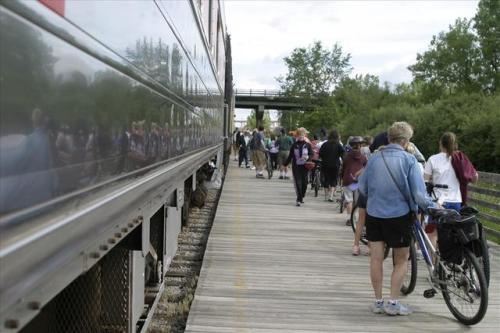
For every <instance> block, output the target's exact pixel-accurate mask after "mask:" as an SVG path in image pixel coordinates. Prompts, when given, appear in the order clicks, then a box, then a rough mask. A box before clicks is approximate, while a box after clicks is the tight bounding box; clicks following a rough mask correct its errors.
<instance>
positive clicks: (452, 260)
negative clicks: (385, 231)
mask: <svg viewBox="0 0 500 333" xmlns="http://www.w3.org/2000/svg"><path fill="white" fill-rule="evenodd" d="M429 216H430V217H432V221H433V223H436V224H437V225H438V231H439V230H443V234H444V231H446V232H447V235H448V236H449V238H448V240H449V241H450V242H452V243H453V244H454V245H455V246H454V250H453V251H452V252H451V254H448V255H447V256H444V255H443V254H442V253H440V250H436V249H435V248H434V246H433V245H432V243H431V242H430V240H429V238H428V236H427V234H426V233H425V231H424V228H423V226H422V224H421V222H420V221H419V220H418V219H416V218H415V219H414V220H413V223H412V226H411V229H412V235H413V239H414V240H416V241H417V242H418V245H419V247H420V249H421V251H422V256H423V258H424V261H425V263H426V266H427V270H428V272H429V283H430V285H431V288H430V289H427V290H425V291H424V297H425V298H432V297H434V296H435V295H436V294H437V293H438V292H439V291H440V292H441V294H442V295H443V298H444V301H445V303H446V306H447V307H448V309H449V310H450V312H451V313H452V314H453V316H454V317H455V318H457V320H458V321H460V322H461V323H463V324H465V325H474V324H477V323H478V322H480V321H481V320H482V319H483V317H484V315H485V314H486V310H487V308H488V286H487V284H486V278H485V276H484V272H483V270H482V268H481V267H480V266H479V262H478V260H477V258H476V256H475V255H474V253H473V252H472V251H471V250H470V249H469V248H468V247H467V244H468V243H470V242H471V241H473V240H475V239H478V237H479V235H478V231H477V230H478V228H477V221H476V219H475V218H474V216H461V215H460V214H459V213H458V212H457V211H455V210H452V209H435V208H430V209H429ZM440 236H441V234H440ZM440 238H441V237H440ZM414 240H413V241H412V243H414ZM441 242H442V243H443V244H444V243H445V239H444V238H441ZM439 247H440V248H441V245H440V246H439ZM410 248H411V246H410ZM413 248H414V246H413ZM410 256H411V255H410ZM415 268H416V261H415ZM416 275H417V270H416V269H415V270H414V271H412V272H411V276H412V278H413V279H415V280H416ZM454 297H458V300H455V299H454ZM457 301H462V302H464V304H465V303H466V304H465V305H467V308H472V307H473V306H474V305H479V306H478V308H477V310H475V311H474V312H472V313H471V314H470V315H469V314H467V313H465V312H466V310H467V309H465V310H464V306H465V305H462V307H460V305H459V304H456V302H457ZM459 307H460V308H459Z"/></svg>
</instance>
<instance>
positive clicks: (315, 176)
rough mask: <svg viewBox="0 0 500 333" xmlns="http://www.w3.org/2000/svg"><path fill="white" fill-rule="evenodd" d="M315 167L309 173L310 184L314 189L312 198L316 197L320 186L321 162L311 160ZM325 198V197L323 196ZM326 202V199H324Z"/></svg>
mask: <svg viewBox="0 0 500 333" xmlns="http://www.w3.org/2000/svg"><path fill="white" fill-rule="evenodd" d="M313 162H314V164H315V167H314V169H313V170H312V171H311V173H312V184H313V188H314V196H315V197H317V196H318V192H319V188H320V186H321V160H313ZM325 198H326V195H325ZM325 200H326V199H325Z"/></svg>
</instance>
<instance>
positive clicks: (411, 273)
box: [393, 237, 418, 295]
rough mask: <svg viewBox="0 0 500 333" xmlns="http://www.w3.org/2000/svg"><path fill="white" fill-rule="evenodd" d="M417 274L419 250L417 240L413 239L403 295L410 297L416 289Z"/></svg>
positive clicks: (402, 288)
mask: <svg viewBox="0 0 500 333" xmlns="http://www.w3.org/2000/svg"><path fill="white" fill-rule="evenodd" d="M393 253H394V252H393ZM417 272H418V269H417V249H416V246H415V240H414V239H413V237H412V240H411V242H410V254H409V256H408V269H407V270H406V276H405V280H404V281H403V285H402V286H401V293H402V294H403V295H409V294H411V293H412V292H413V290H414V289H415V285H416V284H417Z"/></svg>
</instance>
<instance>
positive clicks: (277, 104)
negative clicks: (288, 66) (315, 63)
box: [234, 89, 310, 124]
mask: <svg viewBox="0 0 500 333" xmlns="http://www.w3.org/2000/svg"><path fill="white" fill-rule="evenodd" d="M234 92H235V107H236V108H238V109H253V110H255V115H256V117H257V124H260V122H261V121H262V118H263V116H264V110H280V111H283V110H297V111H299V110H309V109H310V106H309V105H307V103H306V102H305V100H304V98H302V97H301V96H289V95H286V94H285V93H284V92H283V91H279V90H253V89H235V91H234Z"/></svg>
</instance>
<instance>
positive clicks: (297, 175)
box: [292, 165, 308, 202]
mask: <svg viewBox="0 0 500 333" xmlns="http://www.w3.org/2000/svg"><path fill="white" fill-rule="evenodd" d="M292 174H293V183H294V185H295V193H296V194H297V201H298V202H301V201H303V199H304V197H305V196H306V190H307V174H308V170H307V169H306V167H305V166H303V165H293V166H292Z"/></svg>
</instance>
